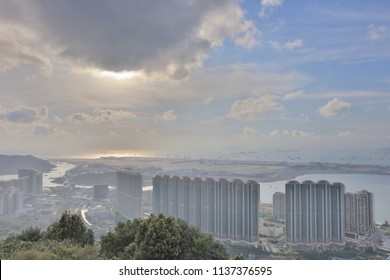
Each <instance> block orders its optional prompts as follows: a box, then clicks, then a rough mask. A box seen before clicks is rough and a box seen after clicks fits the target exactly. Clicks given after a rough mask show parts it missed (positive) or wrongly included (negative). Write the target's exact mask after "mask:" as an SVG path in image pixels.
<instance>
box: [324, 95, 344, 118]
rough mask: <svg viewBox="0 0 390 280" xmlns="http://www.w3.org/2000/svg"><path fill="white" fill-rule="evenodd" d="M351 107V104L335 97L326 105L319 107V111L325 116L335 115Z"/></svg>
mask: <svg viewBox="0 0 390 280" xmlns="http://www.w3.org/2000/svg"><path fill="white" fill-rule="evenodd" d="M350 107H351V104H349V103H347V102H342V101H340V100H339V99H338V98H333V99H332V100H331V101H329V102H328V103H327V104H325V105H324V106H321V107H319V108H318V111H319V113H320V114H321V115H322V116H323V117H333V116H335V115H339V114H342V113H345V112H347V111H348V110H349V108H350Z"/></svg>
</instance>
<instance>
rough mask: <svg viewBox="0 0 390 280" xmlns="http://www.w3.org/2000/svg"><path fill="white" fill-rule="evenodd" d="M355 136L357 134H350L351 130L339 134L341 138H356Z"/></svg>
mask: <svg viewBox="0 0 390 280" xmlns="http://www.w3.org/2000/svg"><path fill="white" fill-rule="evenodd" d="M354 135H356V133H354V132H350V131H349V130H346V131H343V132H340V133H339V134H338V136H339V137H348V136H354Z"/></svg>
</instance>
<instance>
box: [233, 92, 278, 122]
mask: <svg viewBox="0 0 390 280" xmlns="http://www.w3.org/2000/svg"><path fill="white" fill-rule="evenodd" d="M277 100H278V97H277V96H274V95H264V96H260V97H249V98H247V99H241V100H237V101H236V102H234V104H233V105H231V106H230V110H229V113H228V117H230V118H232V119H237V120H256V119H259V118H260V117H261V114H262V113H264V112H267V111H278V110H282V109H283V106H282V105H280V104H279V103H278V101H277Z"/></svg>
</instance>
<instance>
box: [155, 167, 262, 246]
mask: <svg viewBox="0 0 390 280" xmlns="http://www.w3.org/2000/svg"><path fill="white" fill-rule="evenodd" d="M259 193H260V190H259V184H258V183H257V182H255V181H248V182H246V183H244V182H243V181H241V180H233V181H228V180H226V179H219V180H215V179H213V178H207V179H201V178H199V177H195V178H192V179H191V178H189V177H178V176H172V177H171V176H167V175H165V176H160V175H157V176H155V177H154V178H153V213H154V214H159V213H163V214H164V215H171V216H173V217H175V218H178V219H182V220H184V221H186V222H188V223H189V224H191V225H193V226H195V227H197V228H199V229H200V230H201V231H203V232H206V233H210V234H212V235H214V236H215V237H216V238H220V239H231V240H243V241H248V242H256V241H257V240H258V205H259Z"/></svg>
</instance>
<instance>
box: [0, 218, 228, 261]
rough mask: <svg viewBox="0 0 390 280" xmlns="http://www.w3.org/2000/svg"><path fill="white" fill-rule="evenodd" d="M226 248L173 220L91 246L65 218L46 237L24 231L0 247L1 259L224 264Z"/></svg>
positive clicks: (139, 224) (126, 227)
mask: <svg viewBox="0 0 390 280" xmlns="http://www.w3.org/2000/svg"><path fill="white" fill-rule="evenodd" d="M228 258H229V254H228V253H227V251H226V248H225V247H224V246H223V245H222V244H221V243H219V242H217V241H215V240H213V238H212V237H211V236H210V235H206V234H203V233H200V232H199V230H197V229H196V228H194V227H192V226H190V225H188V224H187V223H186V222H184V221H182V220H176V219H175V218H173V217H164V216H163V215H162V214H160V215H159V216H153V215H152V216H150V217H149V218H148V219H144V220H141V219H135V220H133V221H127V222H119V223H118V224H117V226H116V228H115V230H114V231H112V232H108V233H107V234H106V235H104V236H102V238H101V240H100V241H98V242H95V240H94V235H93V232H92V230H91V229H87V227H86V226H85V225H84V223H83V220H82V218H81V217H80V216H79V215H77V214H71V213H70V212H64V213H63V214H62V216H61V218H60V219H59V220H58V221H56V222H54V223H53V224H51V225H50V226H49V227H48V228H47V230H46V231H41V230H40V229H39V228H29V229H27V230H24V231H22V232H21V233H20V234H16V235H14V234H13V235H10V236H8V238H7V239H5V240H3V241H1V242H0V259H3V260H4V259H19V260H30V259H44V260H49V259H76V260H94V259H134V260H135V259H141V260H160V259H162V260H163V259H166V260H176V259H207V260H214V259H228Z"/></svg>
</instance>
